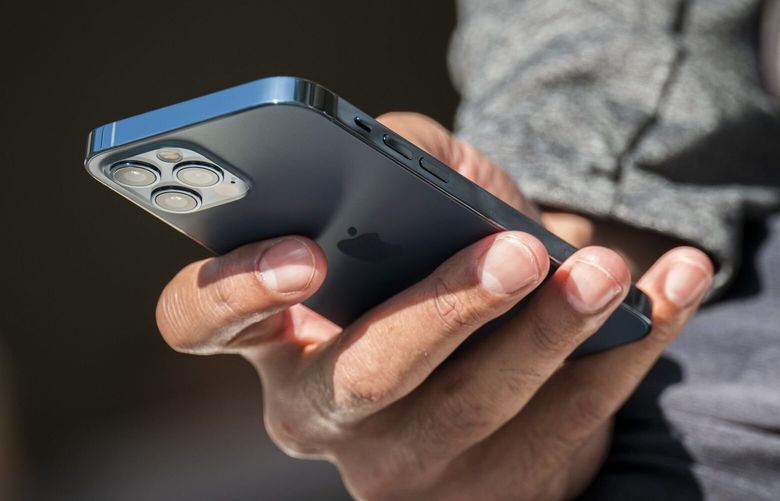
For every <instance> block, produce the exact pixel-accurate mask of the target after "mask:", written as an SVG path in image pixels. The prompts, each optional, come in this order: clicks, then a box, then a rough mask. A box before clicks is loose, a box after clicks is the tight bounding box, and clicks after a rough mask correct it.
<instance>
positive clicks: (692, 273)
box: [664, 260, 711, 306]
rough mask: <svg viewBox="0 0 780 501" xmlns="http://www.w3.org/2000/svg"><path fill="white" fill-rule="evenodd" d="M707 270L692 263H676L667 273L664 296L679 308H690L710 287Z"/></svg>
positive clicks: (680, 261) (682, 261) (681, 261)
mask: <svg viewBox="0 0 780 501" xmlns="http://www.w3.org/2000/svg"><path fill="white" fill-rule="evenodd" d="M710 280H711V278H710V274H709V272H708V271H707V270H705V269H704V268H702V267H701V266H699V265H698V264H696V263H692V262H690V261H684V260H679V261H674V262H673V263H672V264H671V265H670V267H669V271H667V272H666V280H665V281H664V294H665V295H666V297H667V298H669V300H670V301H671V302H673V303H674V304H676V305H677V306H688V305H689V304H691V303H692V302H693V301H694V300H695V299H696V298H698V297H699V296H700V295H701V294H702V293H703V292H704V289H706V288H707V287H709V286H710Z"/></svg>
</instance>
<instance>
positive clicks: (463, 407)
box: [411, 385, 499, 459]
mask: <svg viewBox="0 0 780 501" xmlns="http://www.w3.org/2000/svg"><path fill="white" fill-rule="evenodd" d="M459 386H461V388H459V389H458V390H456V391H448V390H447V391H445V394H444V395H443V398H442V399H441V402H440V404H439V405H437V406H436V407H435V408H425V409H421V410H420V414H419V415H418V416H417V419H416V420H415V421H414V423H415V424H414V425H413V429H412V430H413V433H412V437H411V441H412V442H413V443H416V444H425V445H426V450H428V451H429V455H430V456H431V458H432V459H436V451H441V452H442V453H443V454H448V453H449V452H448V451H450V450H451V448H452V447H453V445H456V444H458V443H459V442H460V441H462V440H469V439H470V437H473V436H475V435H479V434H481V433H483V432H484V431H486V430H489V429H490V428H491V426H493V424H494V422H495V420H496V419H499V417H498V416H497V415H496V413H495V409H493V408H492V406H491V405H489V403H488V402H486V401H484V400H483V399H482V398H481V397H478V396H475V395H472V394H471V392H468V391H465V390H464V389H463V388H462V386H463V385H459Z"/></svg>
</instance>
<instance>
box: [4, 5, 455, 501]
mask: <svg viewBox="0 0 780 501" xmlns="http://www.w3.org/2000/svg"><path fill="white" fill-rule="evenodd" d="M20 9H21V10H20ZM14 10H15V11H17V12H16V13H14V14H10V12H6V13H5V15H4V19H3V23H2V24H3V28H2V30H0V37H1V38H2V43H1V44H0V47H2V49H1V50H2V52H3V67H4V71H3V75H2V79H1V80H2V84H1V85H2V88H3V97H4V99H3V111H2V121H3V125H2V136H1V137H2V139H3V145H2V149H0V151H1V152H2V158H3V162H2V164H3V165H2V171H3V173H4V175H5V176H6V177H5V178H4V182H3V183H2V184H1V186H2V187H1V188H0V189H2V196H0V217H2V229H3V237H2V239H3V245H2V277H3V278H2V281H0V283H2V285H3V287H2V292H1V293H0V294H2V302H0V304H2V306H1V308H2V309H1V310H0V312H1V315H0V406H1V407H0V469H2V471H3V472H4V475H2V474H0V482H3V483H4V485H5V489H6V496H13V498H20V499H113V500H121V499H146V500H149V499H232V500H238V499H277V500H285V499H310V498H317V499H339V498H342V497H345V496H346V495H345V493H344V491H343V488H342V487H341V483H340V481H339V479H338V475H337V474H336V471H335V469H334V468H333V467H332V466H330V465H328V464H326V463H316V462H307V461H298V460H294V459H290V458H287V457H286V456H285V455H284V454H282V453H281V452H279V451H278V450H276V448H275V447H274V446H273V444H271V443H270V442H269V440H268V438H267V436H266V435H265V432H264V430H263V427H262V422H261V395H260V394H261V390H260V385H259V383H258V381H257V378H256V376H255V374H254V371H253V369H252V368H251V367H250V366H249V365H248V364H246V363H245V362H243V361H242V360H241V359H239V358H237V357H210V358H203V357H193V356H186V355H180V354H177V353H174V352H173V351H171V350H170V349H169V348H168V347H167V346H166V345H165V344H164V343H163V341H162V340H161V338H160V336H159V334H158V332H157V329H156V327H155V324H154V305H155V302H156V299H157V295H158V293H159V291H160V290H161V289H162V287H163V285H164V284H165V283H166V281H167V280H168V279H169V278H170V277H171V276H172V275H173V274H174V273H175V272H176V271H177V270H178V269H179V268H181V267H182V266H183V265H184V264H186V263H188V262H190V261H193V260H195V259H199V258H202V257H204V256H206V255H207V253H206V251H204V250H203V249H202V248H199V247H198V246H197V245H196V244H194V243H193V242H191V241H189V240H188V239H187V238H185V237H183V236H181V235H179V234H177V233H176V232H174V231H171V230H170V229H169V228H168V227H166V226H165V225H163V224H162V223H160V222H158V221H157V220H155V219H153V218H151V217H149V216H148V215H147V214H145V213H144V212H143V211H141V210H139V209H138V208H136V207H135V206H132V205H131V204H129V203H128V202H126V201H125V200H123V199H121V198H120V197H117V196H116V195H114V194H112V193H111V192H109V190H107V189H106V188H104V187H102V186H100V185H99V184H98V183H97V182H95V181H93V180H92V179H91V178H90V177H89V176H88V175H87V174H86V173H85V172H84V168H83V156H84V150H85V142H86V136H87V133H88V132H89V130H90V129H92V128H94V127H96V126H98V125H102V124H104V123H106V122H110V121H113V120H115V119H118V118H121V117H126V116H129V115H134V114H137V113H140V112H144V111H148V110H150V109H154V108H157V107H159V106H163V105H167V104H172V103H175V102H178V101H181V100H184V99H188V98H192V97H196V96H199V95H201V94H204V93H208V92H213V91H216V90H219V89H222V88H224V87H228V86H232V85H236V84H240V83H243V82H246V81H250V80H253V79H256V78H260V77H263V76H269V75H278V74H292V75H297V76H303V77H306V78H310V79H312V80H314V81H317V82H319V83H321V84H324V85H325V86H327V87H329V88H330V89H332V90H333V91H335V92H336V93H338V94H340V95H342V96H344V97H345V98H347V99H348V100H350V101H351V102H352V103H354V104H355V105H357V106H358V107H360V108H362V109H364V110H365V111H367V112H369V113H371V114H375V115H376V114H380V113H382V112H384V111H390V110H415V111H419V112H422V113H426V114H428V115H431V116H433V117H434V118H436V119H438V120H439V121H441V122H443V123H444V124H445V125H448V126H449V125H450V124H451V120H452V115H453V112H454V109H455V106H456V104H457V95H456V94H455V91H454V90H453V88H452V86H451V84H450V83H449V80H448V75H447V70H446V62H445V55H446V48H447V43H448V40H449V36H450V32H451V30H452V27H453V25H454V21H455V12H454V5H453V3H452V2H450V1H441V0H440V1H433V2H419V1H417V2H415V1H395V2H392V3H377V2H357V1H353V2H323V1H316V0H308V1H303V0H299V1H297V2H279V1H269V0H264V1H254V2H225V1H222V2H205V1H190V2H181V3H171V2H155V3H142V2H100V3H98V2H85V3H71V2H60V3H54V4H51V5H47V6H45V7H44V5H43V4H39V3H35V2H27V3H26V4H16V5H15V9H14ZM11 487H13V488H14V489H15V494H10V493H9V492H11V491H9V490H8V489H10V488H11ZM0 492H2V489H0ZM0 497H2V494H0Z"/></svg>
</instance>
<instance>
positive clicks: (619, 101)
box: [449, 0, 780, 500]
mask: <svg viewBox="0 0 780 501" xmlns="http://www.w3.org/2000/svg"><path fill="white" fill-rule="evenodd" d="M458 16H459V17H458V26H457V28H456V31H455V34H454V36H453V39H452V43H451V47H450V55H449V62H450V68H451V73H452V77H453V81H454V82H455V85H456V87H457V88H458V90H459V91H460V93H461V96H462V102H461V105H460V108H459V110H458V113H457V118H456V132H457V134H458V135H459V136H460V137H461V138H463V139H464V140H466V141H469V142H471V143H473V144H474V145H475V146H477V147H478V148H480V149H481V150H483V151H485V152H486V153H487V154H488V155H489V156H491V157H492V158H493V159H494V160H496V161H497V162H498V163H499V164H500V165H502V166H503V167H504V168H506V169H507V170H508V171H509V172H510V173H511V174H512V175H513V176H514V177H515V179H516V180H517V182H518V184H519V186H520V188H521V189H522V190H523V192H524V193H525V194H526V195H528V196H529V197H530V198H532V199H534V200H536V201H538V202H541V203H543V204H546V205H550V206H553V207H558V208H562V209H569V210H573V211H576V212H581V213H585V214H590V215H594V216H599V217H606V218H612V219H614V220H617V221H621V222H624V223H627V224H630V225H633V226H636V227H639V228H643V229H647V230H654V231H658V232H661V233H664V234H668V235H672V236H675V237H677V238H680V239H682V240H685V241H688V242H691V243H692V244H694V245H696V246H698V247H701V248H703V249H704V250H706V251H707V252H708V253H709V254H710V255H711V256H712V257H713V258H714V260H715V262H716V264H717V266H718V270H717V274H716V278H715V282H714V291H715V292H716V294H720V295H721V299H720V300H719V301H716V302H712V303H711V304H710V305H709V306H708V307H707V308H705V309H704V310H703V311H702V312H701V313H700V314H699V315H698V317H697V318H696V319H694V321H693V322H692V323H691V324H690V325H689V326H688V328H687V329H686V331H685V332H683V333H682V334H681V336H680V338H679V339H678V340H677V341H676V342H675V343H673V344H672V346H671V347H670V348H669V350H668V352H667V353H666V355H665V357H664V358H663V359H662V361H661V362H660V363H659V364H657V366H656V368H655V369H654V371H653V373H651V375H650V377H649V378H648V379H647V380H646V381H645V383H644V384H643V386H642V387H641V388H640V390H639V391H638V392H637V393H636V394H635V396H634V397H633V398H632V399H631V400H630V401H629V402H628V403H627V405H626V406H625V407H624V409H623V410H622V411H621V413H620V414H619V415H618V420H617V427H616V433H615V439H614V443H613V447H612V450H611V452H610V458H609V460H608V461H607V465H606V466H605V468H604V471H602V473H601V474H600V476H599V477H598V479H597V480H596V482H594V485H593V486H592V487H591V489H590V490H589V492H588V494H587V497H590V498H592V499H659V498H662V497H663V498H665V499H670V498H671V499H692V498H693V499H695V498H700V497H706V498H708V499H774V500H778V499H780V370H778V367H780V313H779V311H780V218H774V219H769V220H768V221H769V223H768V227H769V233H770V236H769V238H768V239H767V242H765V245H764V247H762V248H761V249H758V250H756V252H755V253H754V255H751V256H750V259H751V263H749V264H750V267H751V269H753V268H754V270H753V271H754V273H755V274H757V275H749V276H748V275H746V272H745V270H744V269H741V268H740V259H741V255H742V252H741V251H742V247H743V241H745V240H750V238H748V239H745V238H743V233H744V232H745V228H746V221H749V220H751V219H761V218H764V219H766V218H767V217H768V215H769V214H770V213H772V212H773V211H775V210H776V209H777V208H778V206H779V205H780V119H779V116H780V115H779V114H778V102H777V100H776V99H775V98H773V97H772V96H771V92H772V91H774V92H780V71H778V54H780V50H779V48H780V29H778V26H780V5H779V2H777V1H772V2H766V3H765V2H760V1H758V0H645V1H642V0H460V2H459V14H458ZM748 227H749V226H748ZM751 238H752V237H751ZM735 279H736V281H737V282H744V283H742V285H739V284H737V286H733V287H731V288H728V287H727V286H728V285H729V284H730V283H731V282H733V281H734V280H735ZM757 286H758V290H757V291H756V287H757ZM740 287H741V288H740ZM743 289H745V290H747V292H744V291H743V292H744V293H743V292H739V293H738V292H735V291H740V290H743Z"/></svg>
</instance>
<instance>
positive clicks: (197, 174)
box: [176, 164, 219, 188]
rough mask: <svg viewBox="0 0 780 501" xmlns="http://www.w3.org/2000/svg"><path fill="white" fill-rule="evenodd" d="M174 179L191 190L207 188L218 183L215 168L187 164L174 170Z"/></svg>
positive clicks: (217, 173) (217, 174)
mask: <svg viewBox="0 0 780 501" xmlns="http://www.w3.org/2000/svg"><path fill="white" fill-rule="evenodd" d="M176 179H178V180H179V181H181V182H182V183H184V184H186V185H187V186H192V187H193V188H208V187H209V186H214V185H215V184H217V183H219V172H218V171H217V169H216V167H210V166H206V165H199V164H188V165H185V166H182V167H179V168H178V169H176Z"/></svg>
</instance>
